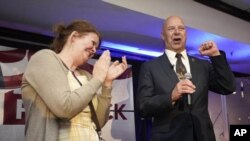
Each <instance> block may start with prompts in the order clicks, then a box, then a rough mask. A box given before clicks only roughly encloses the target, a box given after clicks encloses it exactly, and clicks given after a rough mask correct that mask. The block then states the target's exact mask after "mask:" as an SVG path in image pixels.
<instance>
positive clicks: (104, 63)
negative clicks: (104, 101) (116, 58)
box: [93, 50, 111, 82]
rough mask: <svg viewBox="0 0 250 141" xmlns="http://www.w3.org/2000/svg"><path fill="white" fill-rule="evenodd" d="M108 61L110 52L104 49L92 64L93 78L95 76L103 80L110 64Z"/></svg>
mask: <svg viewBox="0 0 250 141" xmlns="http://www.w3.org/2000/svg"><path fill="white" fill-rule="evenodd" d="M110 61H111V57H110V52H109V50H106V51H104V52H103V53H102V55H101V56H100V58H99V59H98V60H97V61H96V63H95V65H94V68H93V78H97V79H99V80H100V81H101V82H103V81H104V80H105V78H106V76H107V73H108V70H109V66H110Z"/></svg>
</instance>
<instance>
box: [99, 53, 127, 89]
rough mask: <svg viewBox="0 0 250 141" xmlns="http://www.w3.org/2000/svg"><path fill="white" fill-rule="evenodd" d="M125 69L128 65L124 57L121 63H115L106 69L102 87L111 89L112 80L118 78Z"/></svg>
mask: <svg viewBox="0 0 250 141" xmlns="http://www.w3.org/2000/svg"><path fill="white" fill-rule="evenodd" d="M127 67H128V64H127V60H126V57H125V56H123V57H122V62H121V63H119V61H115V62H114V63H113V64H112V65H111V66H110V67H109V69H108V73H107V76H106V78H105V81H104V86H106V87H111V86H112V82H113V80H114V79H116V78H117V77H118V76H120V75H121V74H122V73H123V72H124V71H125V70H126V69H127Z"/></svg>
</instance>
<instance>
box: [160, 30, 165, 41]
mask: <svg viewBox="0 0 250 141" xmlns="http://www.w3.org/2000/svg"><path fill="white" fill-rule="evenodd" d="M161 39H162V40H165V36H164V35H163V32H161Z"/></svg>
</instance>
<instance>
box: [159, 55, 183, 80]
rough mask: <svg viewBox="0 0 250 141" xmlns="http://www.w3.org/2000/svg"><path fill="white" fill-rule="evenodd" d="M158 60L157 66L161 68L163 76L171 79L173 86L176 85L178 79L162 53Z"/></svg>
mask: <svg viewBox="0 0 250 141" xmlns="http://www.w3.org/2000/svg"><path fill="white" fill-rule="evenodd" d="M159 59H160V61H159V65H160V66H161V67H162V68H163V71H164V72H165V74H166V75H167V76H168V77H169V78H170V79H171V81H172V82H173V84H176V83H177V82H178V81H179V79H178V77H177V75H176V73H175V71H174V68H173V65H172V64H171V63H170V61H169V59H168V57H167V55H166V54H165V53H164V54H163V55H162V56H160V58H159Z"/></svg>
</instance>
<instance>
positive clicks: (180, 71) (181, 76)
mask: <svg viewBox="0 0 250 141" xmlns="http://www.w3.org/2000/svg"><path fill="white" fill-rule="evenodd" d="M175 57H176V58H177V61H176V73H177V75H178V78H179V79H184V75H185V73H186V72H187V70H186V67H185V66H184V64H183V63H182V60H181V57H182V55H181V54H180V53H177V54H176V55H175Z"/></svg>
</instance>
